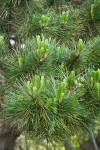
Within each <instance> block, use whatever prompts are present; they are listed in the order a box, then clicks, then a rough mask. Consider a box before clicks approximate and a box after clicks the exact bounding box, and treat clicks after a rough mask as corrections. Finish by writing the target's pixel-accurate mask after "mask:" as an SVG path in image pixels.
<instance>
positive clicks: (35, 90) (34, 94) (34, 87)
mask: <svg viewBox="0 0 100 150" xmlns="http://www.w3.org/2000/svg"><path fill="white" fill-rule="evenodd" d="M37 94H38V89H37V87H36V86H33V96H34V97H36V95H37Z"/></svg>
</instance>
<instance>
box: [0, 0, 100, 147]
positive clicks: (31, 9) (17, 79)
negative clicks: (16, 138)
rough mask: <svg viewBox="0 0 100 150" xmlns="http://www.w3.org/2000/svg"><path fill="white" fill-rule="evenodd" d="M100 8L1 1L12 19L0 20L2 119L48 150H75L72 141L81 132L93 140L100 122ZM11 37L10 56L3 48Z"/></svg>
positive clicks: (94, 3)
mask: <svg viewBox="0 0 100 150" xmlns="http://www.w3.org/2000/svg"><path fill="white" fill-rule="evenodd" d="M87 4H88V5H87ZM99 6H100V2H99V0H94V1H93V0H90V1H87V0H86V1H85V2H81V1H79V4H77V6H76V5H75V6H74V5H73V2H72V1H39V2H37V1H35V0H34V1H33V0H30V1H27V0H25V1H12V0H11V1H5V0H3V2H2V5H1V8H2V10H7V14H9V15H10V16H12V17H10V18H9V17H8V18H7V15H6V14H5V15H6V16H5V17H2V16H1V17H2V22H1V25H0V27H1V30H0V31H3V32H2V33H1V36H0V54H1V55H0V68H1V69H0V70H3V72H4V77H5V85H2V87H3V88H4V89H3V90H4V95H3V104H2V109H3V111H2V116H3V117H4V119H5V120H6V121H8V122H9V123H10V125H11V127H16V129H17V132H18V133H22V132H24V133H25V134H26V135H27V136H28V138H30V139H32V140H33V141H35V143H37V145H39V144H41V143H45V144H44V145H45V146H46V149H48V150H49V149H50V148H51V145H52V146H53V147H60V146H62V145H64V146H65V148H66V149H68V147H69V149H73V147H72V145H71V137H72V136H74V135H77V136H78V135H79V134H83V133H84V134H85V133H89V134H90V135H91V137H92V140H94V137H93V132H92V131H93V130H94V129H95V127H97V126H98V124H99V122H100V120H99V117H100V47H99V45H100V36H99V32H100V26H99V24H100V23H99V22H100V16H99ZM2 12H4V11H2ZM5 12H6V11H5ZM8 12H9V13H8ZM9 19H10V20H9ZM5 21H6V24H5ZM9 23H10V24H9ZM3 25H4V26H3ZM8 25H10V28H9V27H8ZM8 29H9V31H8ZM13 31H14V32H13ZM13 33H14V40H15V43H16V44H15V45H14V47H12V46H11V45H10V47H9V46H8V47H7V48H9V49H13V51H12V50H11V51H9V53H8V52H7V50H5V49H6V48H5V47H4V46H5V45H7V41H8V40H10V39H11V35H12V34H13ZM5 35H10V37H9V38H8V36H7V38H8V39H7V40H6V37H5ZM3 37H4V40H3ZM3 41H4V42H5V43H4V42H3ZM93 142H94V148H95V150H97V149H98V148H97V145H96V143H95V140H94V141H93ZM51 149H53V148H51Z"/></svg>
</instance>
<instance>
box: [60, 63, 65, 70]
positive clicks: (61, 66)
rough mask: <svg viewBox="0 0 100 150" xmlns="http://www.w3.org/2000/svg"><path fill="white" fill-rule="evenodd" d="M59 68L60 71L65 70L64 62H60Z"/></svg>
mask: <svg viewBox="0 0 100 150" xmlns="http://www.w3.org/2000/svg"><path fill="white" fill-rule="evenodd" d="M59 68H60V71H61V72H65V66H64V63H61V65H60V66H59Z"/></svg>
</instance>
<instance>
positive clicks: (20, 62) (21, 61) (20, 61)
mask: <svg viewBox="0 0 100 150" xmlns="http://www.w3.org/2000/svg"><path fill="white" fill-rule="evenodd" d="M18 64H19V67H20V68H21V69H22V68H23V58H22V57H19V58H18Z"/></svg>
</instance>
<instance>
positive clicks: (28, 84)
mask: <svg viewBox="0 0 100 150" xmlns="http://www.w3.org/2000/svg"><path fill="white" fill-rule="evenodd" d="M27 88H28V92H29V94H30V95H31V94H32V84H31V83H30V81H27Z"/></svg>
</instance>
